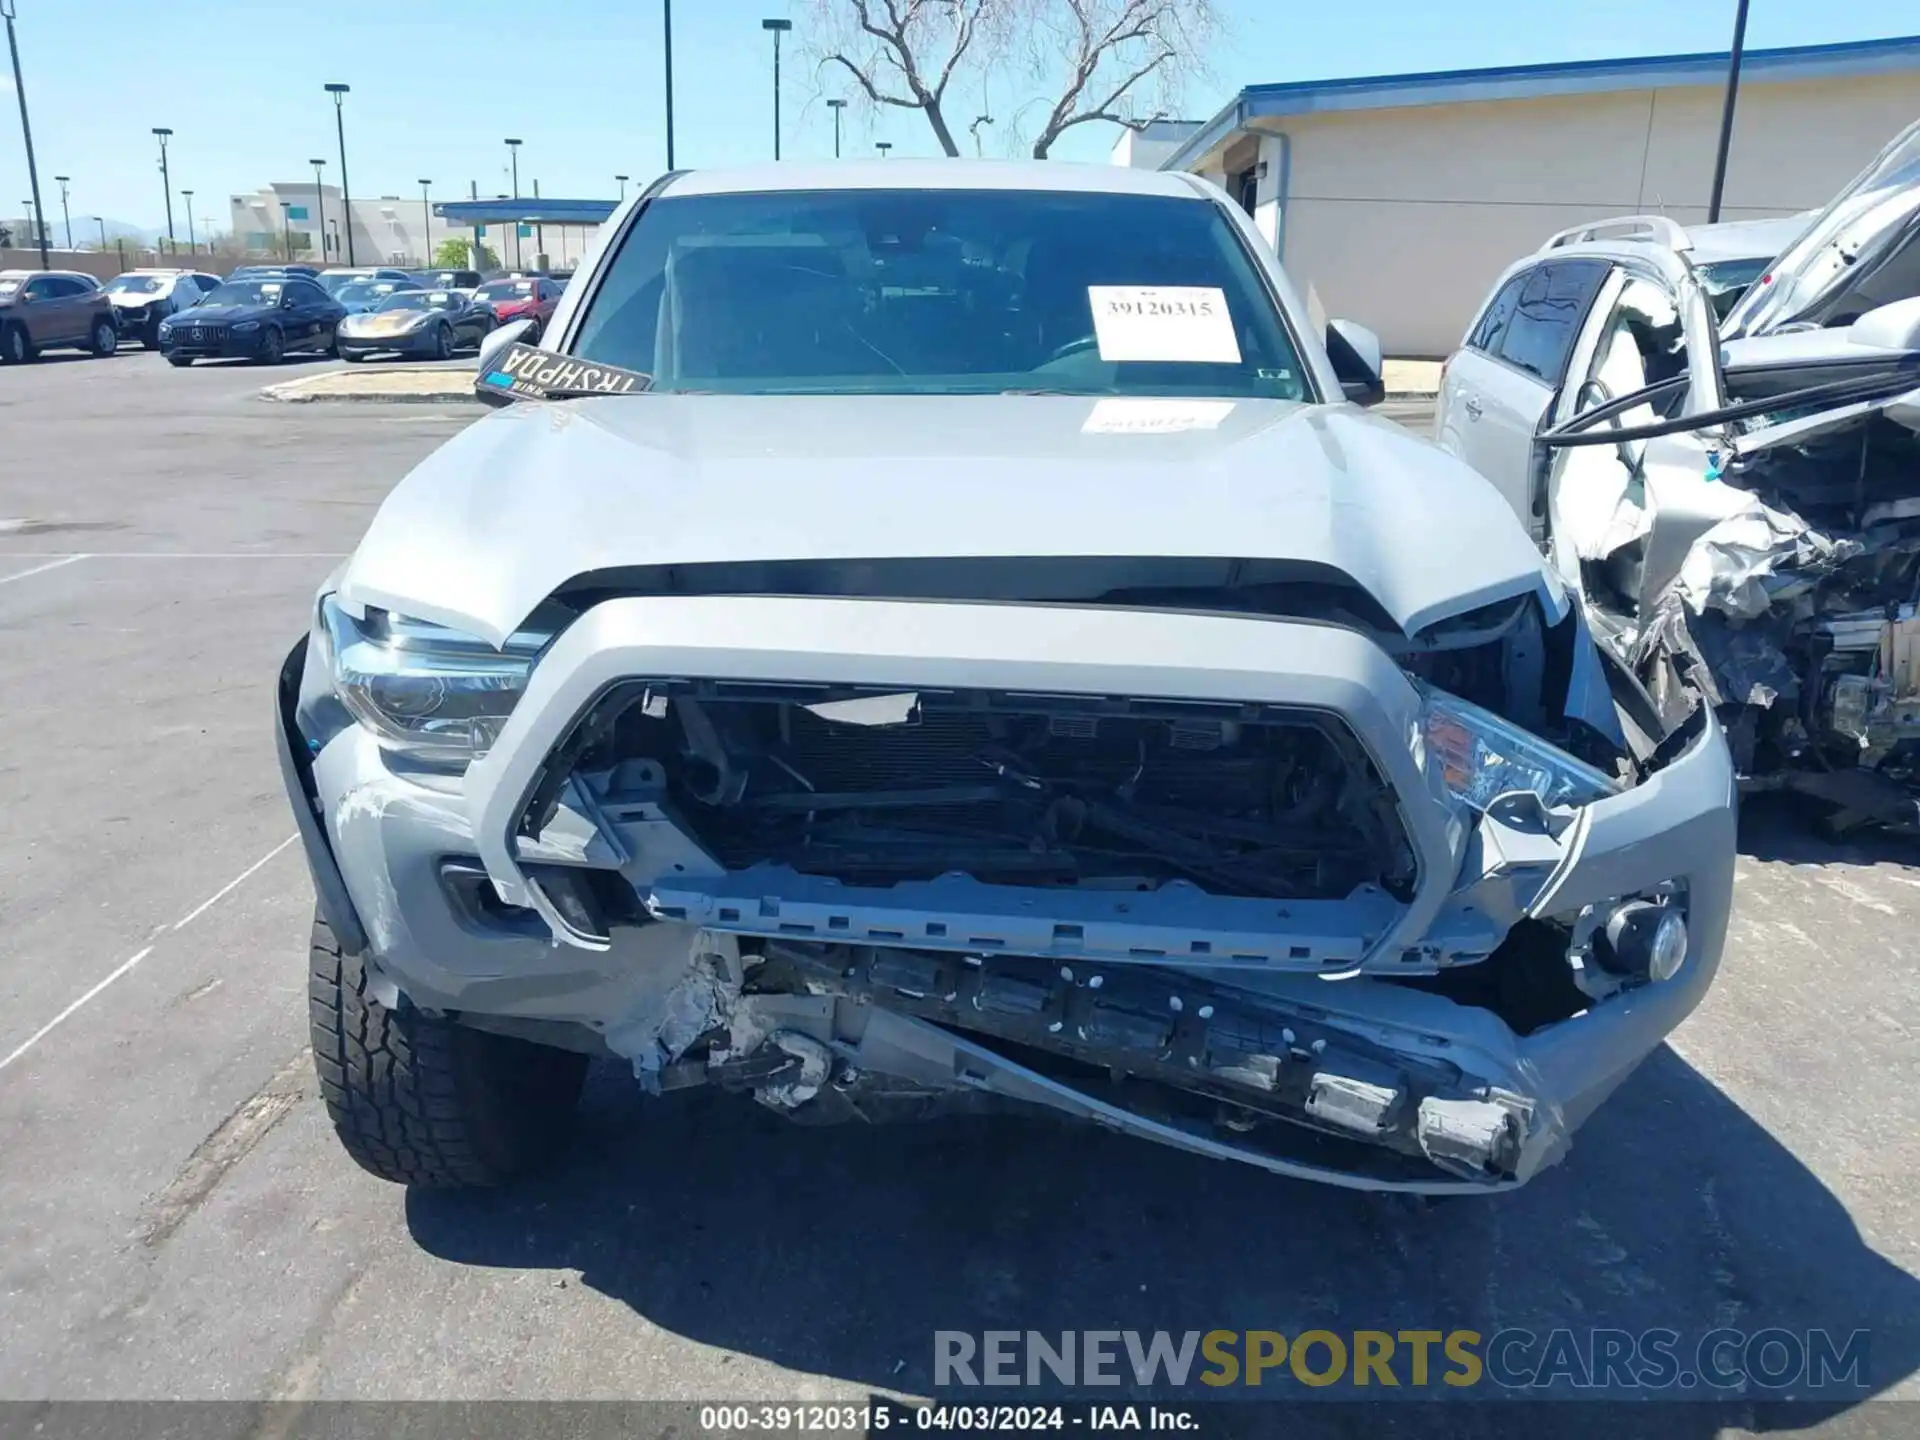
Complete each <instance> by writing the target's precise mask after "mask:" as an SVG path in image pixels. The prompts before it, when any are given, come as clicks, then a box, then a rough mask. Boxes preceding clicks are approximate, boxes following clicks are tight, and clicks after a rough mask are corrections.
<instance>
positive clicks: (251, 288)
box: [201, 280, 281, 305]
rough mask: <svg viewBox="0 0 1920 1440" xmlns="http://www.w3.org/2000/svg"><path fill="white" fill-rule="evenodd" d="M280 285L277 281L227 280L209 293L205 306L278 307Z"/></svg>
mask: <svg viewBox="0 0 1920 1440" xmlns="http://www.w3.org/2000/svg"><path fill="white" fill-rule="evenodd" d="M280 290H281V285H280V282H279V281H278V280H229V281H227V283H226V284H224V285H222V286H220V287H218V288H217V289H215V290H213V291H210V292H209V293H208V295H207V298H206V299H205V300H204V301H202V302H201V303H202V304H205V305H278V304H279V303H280Z"/></svg>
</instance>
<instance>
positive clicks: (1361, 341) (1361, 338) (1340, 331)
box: [1327, 320, 1387, 405]
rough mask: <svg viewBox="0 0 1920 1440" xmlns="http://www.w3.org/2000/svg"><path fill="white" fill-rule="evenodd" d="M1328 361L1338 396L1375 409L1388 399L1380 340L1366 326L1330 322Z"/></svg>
mask: <svg viewBox="0 0 1920 1440" xmlns="http://www.w3.org/2000/svg"><path fill="white" fill-rule="evenodd" d="M1327 358H1328V359H1329V360H1331V361H1332V362H1333V373H1334V374H1335V375H1336V376H1338V377H1339V380H1340V390H1341V393H1342V394H1344V395H1345V396H1346V397H1347V399H1349V400H1351V401H1352V402H1353V403H1354V404H1356V405H1378V404H1379V403H1380V402H1381V401H1382V400H1384V399H1386V398H1387V382H1386V379H1385V369H1386V366H1385V362H1384V361H1383V360H1382V359H1381V356H1380V337H1379V336H1378V335H1376V334H1374V333H1373V331H1371V330H1369V329H1367V327H1366V326H1364V325H1356V324H1354V323H1353V321H1351V320H1329V321H1328V322H1327Z"/></svg>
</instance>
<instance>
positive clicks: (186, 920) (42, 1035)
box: [0, 834, 300, 1070]
mask: <svg viewBox="0 0 1920 1440" xmlns="http://www.w3.org/2000/svg"><path fill="white" fill-rule="evenodd" d="M299 838H300V837H299V836H298V835H297V834H294V835H289V836H288V837H287V838H286V839H284V840H282V841H281V842H280V843H279V844H278V845H276V846H274V847H273V849H271V850H269V851H268V852H267V853H266V854H264V855H262V856H261V857H260V858H259V859H258V860H256V861H254V862H253V864H251V865H249V866H248V867H247V868H246V869H244V870H242V871H241V872H240V873H239V874H238V875H236V876H234V877H233V879H231V880H229V881H228V882H227V883H226V884H224V885H222V886H221V887H220V888H219V889H218V890H216V891H214V892H213V894H211V895H209V896H208V897H207V898H206V899H205V900H202V901H201V902H200V903H199V904H198V905H196V906H194V907H193V909H191V910H189V911H188V912H187V913H186V914H185V915H183V916H181V917H180V918H179V919H178V920H176V921H174V922H173V924H171V925H169V926H167V927H166V928H165V930H164V931H162V932H160V933H162V934H170V933H172V932H174V931H176V930H183V929H185V928H186V927H187V926H189V925H191V924H192V923H193V922H194V921H195V920H198V919H199V918H200V917H201V916H202V915H204V914H206V913H207V911H208V910H210V909H211V908H212V907H213V906H215V905H217V904H219V903H220V901H222V900H224V899H226V897H227V896H229V895H231V894H232V893H233V892H234V891H235V890H237V889H238V888H239V887H240V886H241V884H242V883H244V882H245V881H246V880H247V878H248V877H249V876H251V875H253V874H254V873H255V872H256V871H258V870H259V869H260V868H261V867H262V866H263V865H265V864H266V863H267V862H268V861H269V860H271V859H273V857H274V856H276V855H278V854H279V853H280V852H281V851H282V850H284V849H286V848H287V847H288V846H289V845H291V844H293V842H294V841H295V840H297V839H299ZM153 948H154V947H153V946H151V945H149V946H147V947H146V948H145V949H143V950H140V951H138V952H137V953H135V954H134V955H132V956H130V957H129V958H128V959H126V960H123V961H122V962H121V963H120V964H119V965H118V966H116V967H115V968H114V969H113V970H111V971H109V972H108V973H107V975H106V976H105V977H104V978H103V979H101V980H100V981H99V982H98V983H97V984H95V985H94V987H93V988H92V989H90V990H88V991H87V992H86V993H85V994H84V995H82V996H81V997H80V998H79V999H78V1000H75V1001H74V1002H73V1003H72V1004H71V1005H69V1006H67V1008H66V1009H64V1010H62V1011H61V1012H60V1013H59V1014H58V1015H56V1016H54V1017H53V1019H51V1020H49V1021H48V1022H47V1023H46V1024H44V1025H42V1026H41V1027H40V1028H39V1029H38V1030H36V1031H34V1032H33V1034H31V1035H29V1036H28V1037H27V1038H26V1039H25V1040H23V1041H22V1042H21V1043H20V1044H19V1046H18V1047H16V1048H15V1049H14V1051H13V1053H12V1054H10V1055H8V1056H7V1058H6V1059H4V1060H0V1070H4V1069H6V1068H7V1067H8V1066H9V1065H11V1064H13V1062H14V1061H16V1060H18V1059H19V1058H20V1057H21V1056H22V1055H24V1054H26V1053H27V1052H28V1051H29V1050H31V1049H33V1047H34V1046H36V1045H38V1044H39V1043H40V1042H41V1041H42V1040H44V1039H46V1038H47V1036H49V1035H51V1034H52V1033H53V1032H54V1031H55V1030H57V1029H58V1028H59V1027H60V1026H61V1025H63V1024H65V1023H66V1022H67V1021H68V1020H69V1019H71V1018H72V1017H73V1015H74V1014H75V1013H76V1012H77V1011H79V1010H80V1009H81V1008H82V1007H83V1006H85V1005H86V1004H87V1003H88V1002H89V1001H91V1000H92V999H93V998H94V997H95V996H96V995H98V994H99V993H100V992H101V991H102V990H105V989H106V988H107V987H108V986H109V985H111V984H113V982H114V981H116V980H118V979H119V978H120V977H121V976H122V975H125V974H126V973H127V972H128V971H130V970H132V969H133V968H134V966H136V965H138V964H139V963H140V962H141V961H142V960H144V959H146V958H147V957H148V956H149V955H151V954H152V953H153Z"/></svg>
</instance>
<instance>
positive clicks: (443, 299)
mask: <svg viewBox="0 0 1920 1440" xmlns="http://www.w3.org/2000/svg"><path fill="white" fill-rule="evenodd" d="M459 304H460V302H459V300H457V299H456V298H454V297H453V296H452V295H449V294H447V292H446V291H444V290H402V291H400V292H399V293H398V294H397V295H389V296H388V297H387V298H386V299H384V300H382V301H381V302H380V303H379V304H378V305H377V306H375V307H374V308H375V309H377V310H452V309H455V308H457V307H458V305H459Z"/></svg>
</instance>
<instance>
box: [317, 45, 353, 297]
mask: <svg viewBox="0 0 1920 1440" xmlns="http://www.w3.org/2000/svg"><path fill="white" fill-rule="evenodd" d="M322 88H323V89H325V90H326V92H327V93H328V94H329V95H331V96H333V128H334V131H335V133H337V134H338V135H339V137H340V218H341V219H343V220H345V221H346V222H347V264H349V265H351V264H353V199H352V197H351V195H349V193H348V191H347V122H346V120H345V118H344V117H343V112H344V111H345V109H346V97H347V95H348V94H349V93H350V92H351V91H352V89H353V87H352V86H351V85H342V84H340V83H339V82H338V81H335V82H334V83H332V84H330V85H326V86H323V87H322ZM334 248H335V249H336V250H337V249H338V248H339V247H338V246H335V247H334Z"/></svg>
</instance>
